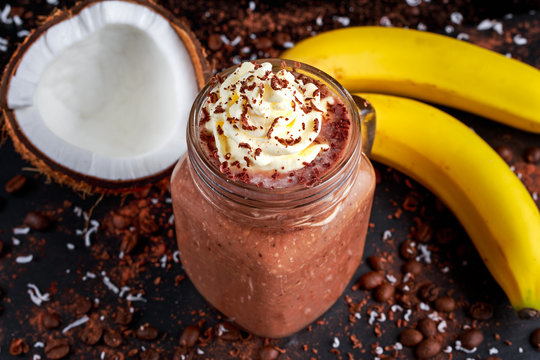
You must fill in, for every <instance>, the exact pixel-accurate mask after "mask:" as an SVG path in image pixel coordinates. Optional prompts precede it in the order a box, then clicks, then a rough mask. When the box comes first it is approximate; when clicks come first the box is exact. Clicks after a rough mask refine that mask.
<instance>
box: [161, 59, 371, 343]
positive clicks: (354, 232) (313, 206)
mask: <svg viewBox="0 0 540 360" xmlns="http://www.w3.org/2000/svg"><path fill="white" fill-rule="evenodd" d="M374 187H375V176H374V172H373V168H372V167H371V164H370V163H369V160H368V159H367V158H366V157H365V155H363V154H362V152H361V136H360V118H359V114H358V111H357V109H356V107H355V106H354V104H353V103H352V99H351V98H350V96H349V95H348V94H347V93H346V91H345V90H343V88H342V87H341V86H340V85H339V84H337V83H336V82H335V81H334V80H333V79H331V78H330V77H328V76H327V75H326V74H324V73H322V72H319V71H317V70H316V69H313V68H311V67H309V66H307V65H304V64H298V63H292V62H288V61H286V62H282V61H281V60H266V61H259V62H255V63H244V64H242V65H241V66H239V67H236V68H234V69H229V70H227V71H225V72H224V73H223V74H222V75H221V76H217V77H216V79H214V81H213V82H211V83H210V84H208V85H207V86H206V87H205V89H203V90H202V92H201V94H199V97H198V98H197V100H196V101H195V104H194V106H193V109H192V113H191V116H190V124H189V125H188V154H187V156H185V157H184V158H183V159H181V160H180V161H179V163H178V164H177V166H176V168H175V170H174V173H173V176H172V180H171V192H172V196H173V208H174V214H175V222H176V232H177V239H178V246H179V249H180V258H181V261H182V264H183V266H184V269H185V270H186V272H187V274H188V276H189V277H190V279H191V281H192V282H193V284H194V285H195V286H196V287H197V289H198V290H199V292H200V293H201V294H202V295H203V296H204V297H205V298H206V299H207V300H208V301H209V302H210V303H211V304H212V305H214V306H215V307H216V308H217V309H219V310H220V311H221V312H223V313H224V314H225V315H226V316H228V317H229V318H231V319H232V320H233V321H235V322H236V323H237V324H238V325H240V326H241V327H243V328H245V329H246V330H248V331H250V332H253V333H255V334H257V335H260V336H266V337H283V336H287V335H290V334H292V333H294V332H296V331H298V330H300V329H302V328H303V327H305V326H306V325H308V324H309V323H310V322H312V321H313V320H315V319H316V318H317V317H319V316H320V315H321V314H322V313H324V312H325V311H326V310H327V309H328V308H329V307H330V306H331V305H332V304H333V303H334V302H335V301H336V300H337V298H338V297H339V296H340V295H341V293H342V292H343V290H344V288H345V286H347V284H348V282H349V281H350V279H351V277H352V275H353V273H354V272H355V270H356V268H357V267H358V265H359V262H360V260H361V257H362V252H363V247H364V241H365V236H366V230H367V225H368V221H369V215H370V209H371V202H372V198H373V192H374Z"/></svg>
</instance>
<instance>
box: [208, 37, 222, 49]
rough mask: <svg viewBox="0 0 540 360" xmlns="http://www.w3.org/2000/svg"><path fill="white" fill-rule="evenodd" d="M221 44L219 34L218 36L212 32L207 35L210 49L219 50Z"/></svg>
mask: <svg viewBox="0 0 540 360" xmlns="http://www.w3.org/2000/svg"><path fill="white" fill-rule="evenodd" d="M222 45H223V41H222V40H221V36H219V35H218V34H212V35H210V36H209V37H208V47H209V48H210V49H211V50H214V51H216V50H219V49H220V48H221V46H222Z"/></svg>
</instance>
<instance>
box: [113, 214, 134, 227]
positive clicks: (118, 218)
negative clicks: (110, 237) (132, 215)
mask: <svg viewBox="0 0 540 360" xmlns="http://www.w3.org/2000/svg"><path fill="white" fill-rule="evenodd" d="M112 223H113V225H114V227H115V228H117V229H118V230H124V229H127V227H128V226H129V225H130V224H131V220H130V219H129V218H128V217H127V216H124V215H120V214H114V215H113V218H112Z"/></svg>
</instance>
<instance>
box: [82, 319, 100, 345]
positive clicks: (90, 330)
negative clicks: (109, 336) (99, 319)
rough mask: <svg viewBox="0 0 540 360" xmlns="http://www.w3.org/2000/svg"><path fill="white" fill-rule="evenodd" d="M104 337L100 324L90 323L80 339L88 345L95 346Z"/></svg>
mask: <svg viewBox="0 0 540 360" xmlns="http://www.w3.org/2000/svg"><path fill="white" fill-rule="evenodd" d="M101 335H103V328H102V327H101V325H100V324H98V323H96V322H94V321H90V322H88V323H87V325H86V326H85V327H84V328H83V330H82V331H81V334H80V337H81V340H82V342H83V343H85V344H86V345H95V344H97V342H98V341H99V339H101Z"/></svg>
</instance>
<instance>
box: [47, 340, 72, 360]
mask: <svg viewBox="0 0 540 360" xmlns="http://www.w3.org/2000/svg"><path fill="white" fill-rule="evenodd" d="M67 354H69V343H68V341H67V340H66V339H51V340H49V341H48V342H47V345H45V356H47V358H48V359H51V360H58V359H63V358H64V357H66V356H67Z"/></svg>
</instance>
